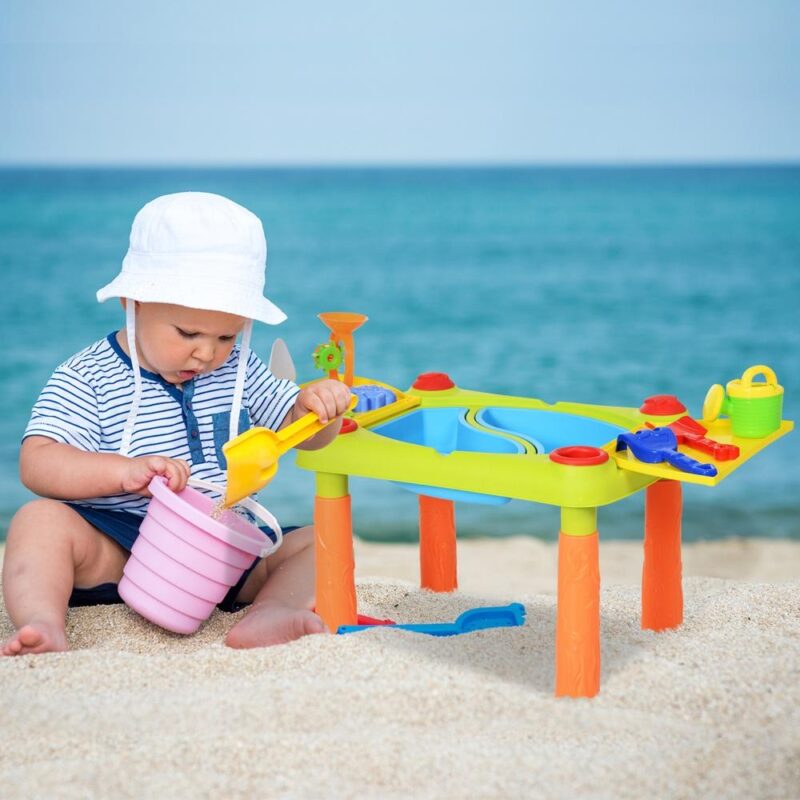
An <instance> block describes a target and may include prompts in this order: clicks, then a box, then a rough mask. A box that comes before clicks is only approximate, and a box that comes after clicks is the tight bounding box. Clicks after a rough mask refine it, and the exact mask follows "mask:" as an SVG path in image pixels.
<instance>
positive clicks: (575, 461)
mask: <svg viewBox="0 0 800 800" xmlns="http://www.w3.org/2000/svg"><path fill="white" fill-rule="evenodd" d="M550 460H551V461H555V462H556V464H567V465H568V466H570V467H593V466H595V465H597V464H605V462H606V461H608V453H607V452H606V451H605V450H601V449H600V448H599V447H589V446H588V445H584V444H575V445H570V446H569V447H557V448H556V449H555V450H553V452H552V453H550Z"/></svg>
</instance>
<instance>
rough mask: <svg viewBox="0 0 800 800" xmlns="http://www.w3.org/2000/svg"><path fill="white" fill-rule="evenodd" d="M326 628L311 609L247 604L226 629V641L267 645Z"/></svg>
mask: <svg viewBox="0 0 800 800" xmlns="http://www.w3.org/2000/svg"><path fill="white" fill-rule="evenodd" d="M326 631H327V628H326V627H325V624H324V623H323V621H322V620H321V619H320V618H319V617H318V616H317V615H316V614H315V613H314V612H313V611H305V610H303V609H299V608H289V607H288V606H279V605H272V604H270V603H261V604H259V605H254V606H253V607H252V608H250V610H249V611H248V612H247V614H246V615H245V617H244V619H242V621H241V622H239V623H237V624H236V625H234V626H233V627H232V628H231V629H230V631H228V635H227V636H226V637H225V644H226V645H228V647H237V648H245V647H267V646H269V645H272V644H285V643H286V642H291V641H293V640H294V639H299V638H300V637H301V636H306V635H308V634H311V633H325V632H326Z"/></svg>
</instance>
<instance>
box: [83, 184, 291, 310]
mask: <svg viewBox="0 0 800 800" xmlns="http://www.w3.org/2000/svg"><path fill="white" fill-rule="evenodd" d="M266 260H267V240H266V239H265V238H264V229H263V227H262V225H261V221H260V220H259V218H258V217H257V216H256V215H255V214H253V213H252V212H250V211H248V210H247V209H246V208H243V207H242V206H240V205H238V204H237V203H234V202H233V201H232V200H228V198H227V197H222V196H220V195H218V194H209V193H208V192H179V193H177V194H166V195H163V196H162V197H157V198H156V199H155V200H152V201H151V202H149V203H148V204H147V205H146V206H145V207H144V208H142V209H141V211H139V213H138V214H137V215H136V218H135V219H134V220H133V226H132V227H131V238H130V246H129V248H128V253H127V255H126V256H125V259H124V260H123V262H122V271H121V272H120V274H119V275H117V277H116V278H114V280H113V281H111V283H109V284H108V285H107V286H104V287H103V288H102V289H100V291H99V292H97V299H98V300H99V301H100V302H101V303H102V302H104V301H105V300H108V299H109V298H110V297H127V298H130V299H132V300H139V301H141V302H144V303H172V304H174V305H179V306H188V307H189V308H201V309H205V310H209V311H224V312H226V313H228V314H236V315H238V316H240V317H247V318H248V319H254V320H258V321H259V322H266V323H267V324H269V325H277V324H278V323H279V322H283V321H284V320H285V319H286V314H284V313H283V311H281V310H280V309H279V308H278V307H277V306H276V305H275V304H274V303H272V302H270V301H269V300H267V298H266V297H264V280H265V272H266Z"/></svg>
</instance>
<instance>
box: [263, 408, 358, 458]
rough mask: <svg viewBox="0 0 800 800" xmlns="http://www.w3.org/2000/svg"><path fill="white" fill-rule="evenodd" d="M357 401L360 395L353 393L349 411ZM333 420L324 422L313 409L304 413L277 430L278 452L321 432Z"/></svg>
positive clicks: (282, 451) (282, 452)
mask: <svg viewBox="0 0 800 800" xmlns="http://www.w3.org/2000/svg"><path fill="white" fill-rule="evenodd" d="M356 403H358V397H356V396H355V395H353V396H352V397H351V398H350V405H349V406H348V411H349V410H351V409H352V408H353V407H354V406H355V405H356ZM331 422H333V420H328V421H327V422H322V421H321V420H320V418H319V417H318V416H317V415H316V414H315V413H314V412H313V411H309V412H308V414H304V415H303V416H302V417H300V419H298V420H295V421H294V422H293V423H291V425H287V426H286V427H285V428H283V429H281V430H279V431H276V432H275V436H276V437H277V439H278V442H277V443H276V444H277V448H278V452H279V453H280V455H283V454H284V453H285V452H286V451H287V450H291V449H292V448H293V447H296V446H297V445H298V444H300V443H301V442H304V441H305V440H306V439H310V438H311V437H312V436H314V435H315V434H317V433H319V431H321V430H322V429H323V428H326V427H327V426H328V425H330V424H331Z"/></svg>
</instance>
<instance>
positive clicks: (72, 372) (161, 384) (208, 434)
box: [23, 333, 300, 516]
mask: <svg viewBox="0 0 800 800" xmlns="http://www.w3.org/2000/svg"><path fill="white" fill-rule="evenodd" d="M238 363H239V345H236V346H235V347H234V349H233V351H232V352H231V355H230V357H229V358H228V360H227V361H226V362H225V363H224V364H223V365H222V366H221V367H219V368H218V369H216V370H214V372H211V373H208V374H206V375H198V376H197V377H196V378H194V379H193V380H191V381H187V382H186V383H184V384H183V389H182V390H181V389H179V388H178V387H177V386H175V385H174V384H171V383H169V382H167V381H165V380H164V379H163V378H162V377H161V376H160V375H157V374H155V373H153V372H148V371H147V370H145V369H142V370H141V374H142V399H141V405H140V406H139V413H138V414H137V415H136V424H135V426H134V429H133V437H132V439H131V447H130V451H129V455H130V456H131V457H136V456H144V455H162V456H167V457H169V458H180V459H183V460H184V461H186V462H187V463H188V464H189V466H190V468H191V474H192V476H193V477H196V478H203V479H205V480H209V481H213V482H214V483H217V484H220V485H224V484H225V482H226V475H225V469H226V466H227V465H226V463H225V456H224V455H223V453H222V445H223V444H225V442H226V441H227V440H228V434H229V430H230V414H231V405H232V403H233V390H234V384H235V381H236V368H237V365H238ZM133 391H134V380H133V368H132V367H131V360H130V358H129V357H128V356H127V355H126V353H125V352H124V351H123V350H122V348H121V347H120V346H119V344H118V342H117V337H116V333H111V334H109V335H108V336H107V337H106V338H105V339H101V340H100V341H99V342H95V343H94V344H92V345H90V346H89V347H87V348H85V349H84V350H81V352H80V353H77V354H76V355H74V356H72V358H70V359H68V360H67V361H65V362H64V363H63V364H61V366H59V367H58V368H57V369H56V371H55V372H54V373H53V375H52V376H51V377H50V380H49V381H48V382H47V384H46V385H45V387H44V389H42V393H41V394H40V395H39V399H38V400H37V401H36V404H35V405H34V407H33V411H32V413H31V418H30V421H29V422H28V427H27V428H26V429H25V436H46V437H48V438H49V439H54V440H55V441H57V442H63V443H64V444H69V445H72V446H73V447H76V448H78V449H79V450H84V451H86V452H89V453H117V452H119V449H120V444H121V441H122V429H123V427H124V426H125V420H126V419H127V417H128V412H129V411H130V408H131V402H132V400H133ZM299 392H300V388H299V387H298V386H297V385H296V384H295V383H293V382H292V381H290V380H278V379H277V378H276V377H275V376H274V375H273V374H272V373H271V372H270V371H269V369H268V368H267V366H266V365H265V364H264V362H263V361H261V359H260V358H259V357H258V356H257V355H255V353H253V352H252V351H251V352H250V358H249V359H248V363H247V373H246V378H245V386H244V396H243V398H242V409H241V414H240V417H239V432H240V433H241V432H243V431H245V430H247V429H248V428H250V427H252V426H254V425H257V426H260V427H264V428H270V429H272V430H277V429H278V428H279V427H280V425H281V423H282V422H283V420H284V418H285V417H286V415H287V414H288V413H289V411H290V410H291V409H292V407H293V405H294V403H295V400H296V399H297V395H298V393H299ZM23 438H24V437H23ZM148 502H149V498H145V497H141V496H140V495H137V494H117V495H112V496H110V497H92V498H89V499H86V500H76V501H75V503H76V504H79V505H87V506H92V507H95V508H105V509H109V510H114V511H118V510H124V511H130V512H132V513H134V514H139V515H141V516H143V515H144V514H145V512H146V511H147V504H148Z"/></svg>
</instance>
